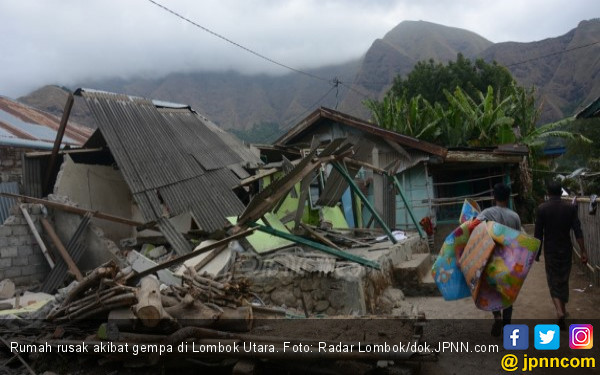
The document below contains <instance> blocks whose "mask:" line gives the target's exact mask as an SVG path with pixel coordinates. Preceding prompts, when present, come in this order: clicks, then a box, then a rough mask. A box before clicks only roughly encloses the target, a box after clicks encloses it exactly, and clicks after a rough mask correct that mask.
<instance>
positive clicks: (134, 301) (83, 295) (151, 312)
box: [47, 262, 252, 332]
mask: <svg viewBox="0 0 600 375" xmlns="http://www.w3.org/2000/svg"><path fill="white" fill-rule="evenodd" d="M132 276H133V274H132V273H131V272H129V273H128V272H127V270H125V271H121V270H119V267H118V266H117V265H116V263H114V262H109V263H107V264H105V265H103V266H101V267H98V268H96V269H95V270H94V271H93V272H91V273H90V274H89V275H87V276H86V277H85V278H83V279H82V281H81V282H79V283H78V284H77V285H76V286H75V287H74V288H73V289H71V290H70V291H69V292H68V294H67V295H66V297H65V299H64V300H63V301H62V303H60V305H58V306H57V307H55V308H54V309H53V310H52V311H51V312H50V313H49V314H48V316H47V320H49V321H52V322H56V323H63V322H67V321H74V320H83V319H90V318H101V317H103V316H104V317H106V316H107V315H108V317H109V320H119V321H120V322H119V324H120V325H121V326H122V325H123V322H125V321H128V322H130V323H131V322H134V323H132V324H129V327H128V330H131V329H133V330H135V327H145V328H155V327H158V328H159V329H160V330H161V331H172V330H175V329H179V328H181V327H186V326H195V327H215V328H220V329H226V330H230V331H242V332H244V331H248V330H250V328H251V326H252V307H251V306H250V305H249V304H248V302H247V298H248V297H249V296H250V292H249V283H248V281H247V280H245V279H240V280H232V279H231V275H226V276H223V277H219V278H213V277H211V276H210V275H207V274H202V275H200V274H197V273H196V272H195V271H194V270H193V269H188V271H186V273H185V274H184V277H183V285H182V286H170V287H167V288H165V289H163V290H162V291H161V288H160V282H159V281H158V279H157V278H156V277H155V276H153V275H149V276H145V277H143V278H142V279H141V280H140V282H139V285H138V286H135V287H134V286H128V285H127V282H128V280H129V279H130V278H131V277H132Z"/></svg>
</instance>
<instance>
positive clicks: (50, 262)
mask: <svg viewBox="0 0 600 375" xmlns="http://www.w3.org/2000/svg"><path fill="white" fill-rule="evenodd" d="M19 208H20V209H21V212H23V216H25V220H26V221H27V224H28V225H29V229H31V233H33V237H35V240H36V241H37V243H38V246H39V247H40V249H41V250H42V254H44V257H45V258H46V261H48V265H49V266H50V268H54V261H53V260H52V258H51V257H50V254H49V253H48V249H47V248H46V244H45V243H44V241H42V237H40V234H39V233H38V231H37V229H35V225H34V224H33V220H31V216H29V212H27V210H26V209H25V207H23V206H22V205H21V206H19Z"/></svg>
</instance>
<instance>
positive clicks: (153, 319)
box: [133, 276, 171, 327]
mask: <svg viewBox="0 0 600 375" xmlns="http://www.w3.org/2000/svg"><path fill="white" fill-rule="evenodd" d="M159 287H160V283H159V282H158V279H157V278H156V277H154V276H146V277H144V278H142V280H141V281H140V288H139V290H138V292H137V299H138V303H137V304H136V305H135V306H133V313H134V314H135V316H137V317H138V319H140V320H141V321H142V324H143V325H144V326H146V327H156V326H157V325H158V323H160V321H161V320H162V319H165V318H166V319H171V317H170V316H169V314H168V313H167V312H166V311H165V309H164V308H163V305H162V302H161V296H160V290H159Z"/></svg>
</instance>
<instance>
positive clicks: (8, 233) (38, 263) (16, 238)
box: [0, 204, 50, 285]
mask: <svg viewBox="0 0 600 375" xmlns="http://www.w3.org/2000/svg"><path fill="white" fill-rule="evenodd" d="M24 206H25V207H26V208H27V211H28V212H29V215H30V216H31V219H32V221H33V223H34V224H35V227H36V228H37V230H38V232H39V233H42V227H41V223H40V217H41V207H42V206H41V205H39V204H26V205H24ZM12 214H13V215H12V216H10V217H9V218H8V219H6V221H5V222H4V225H2V226H0V280H3V279H5V278H7V279H11V280H12V281H13V282H14V283H15V284H16V285H32V284H36V283H39V282H42V281H43V280H44V278H45V277H46V275H47V274H48V272H49V271H50V267H49V266H48V263H47V262H46V258H44V255H43V254H42V251H41V249H40V247H39V246H38V244H37V242H36V240H35V237H34V236H33V234H31V230H30V228H29V225H27V221H26V220H25V217H24V216H23V213H22V212H21V210H20V209H19V208H18V206H15V207H14V208H13V209H12Z"/></svg>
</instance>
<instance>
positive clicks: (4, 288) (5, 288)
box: [0, 279, 15, 299]
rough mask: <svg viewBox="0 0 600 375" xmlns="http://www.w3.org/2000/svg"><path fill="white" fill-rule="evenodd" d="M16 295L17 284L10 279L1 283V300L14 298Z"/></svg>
mask: <svg viewBox="0 0 600 375" xmlns="http://www.w3.org/2000/svg"><path fill="white" fill-rule="evenodd" d="M14 295H15V283H14V282H13V281H12V280H10V279H4V280H2V281H0V299H7V298H12V296H14Z"/></svg>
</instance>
